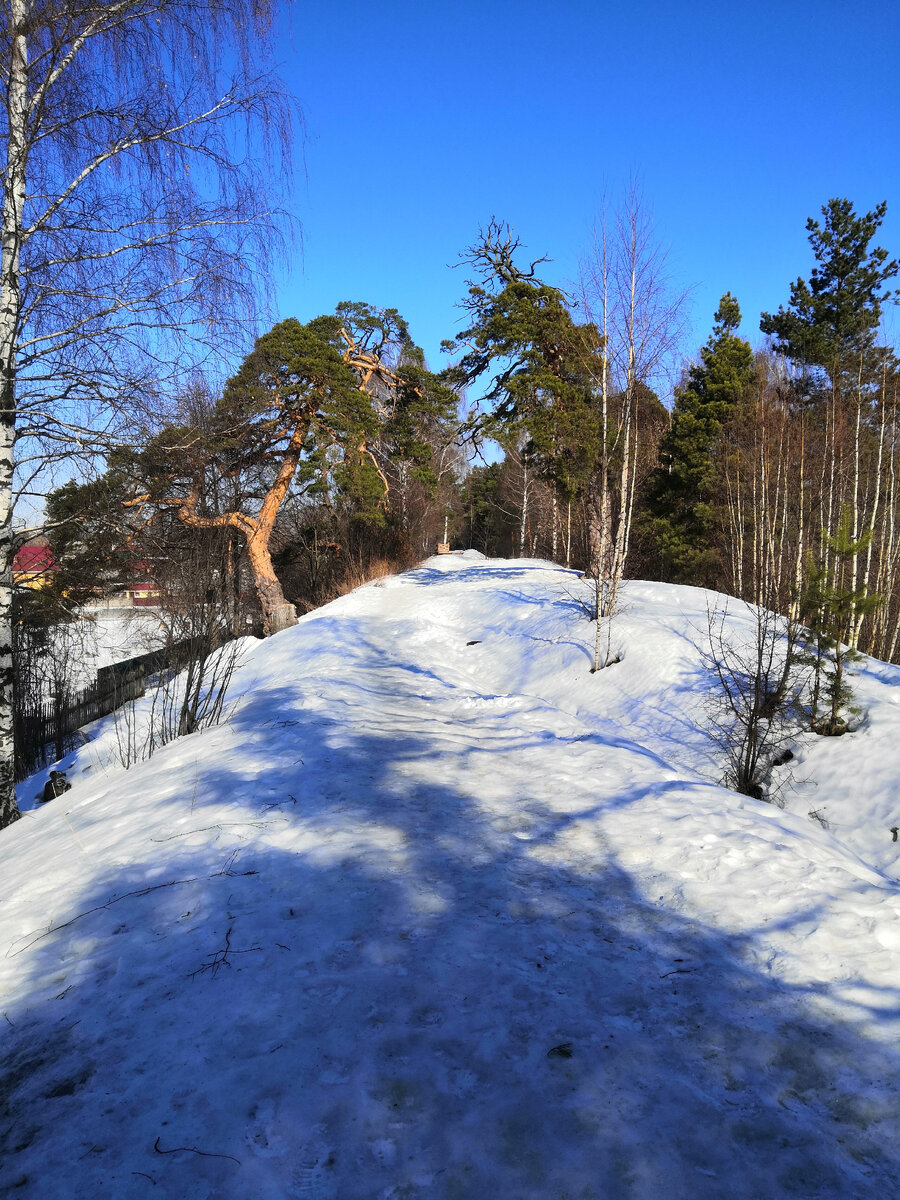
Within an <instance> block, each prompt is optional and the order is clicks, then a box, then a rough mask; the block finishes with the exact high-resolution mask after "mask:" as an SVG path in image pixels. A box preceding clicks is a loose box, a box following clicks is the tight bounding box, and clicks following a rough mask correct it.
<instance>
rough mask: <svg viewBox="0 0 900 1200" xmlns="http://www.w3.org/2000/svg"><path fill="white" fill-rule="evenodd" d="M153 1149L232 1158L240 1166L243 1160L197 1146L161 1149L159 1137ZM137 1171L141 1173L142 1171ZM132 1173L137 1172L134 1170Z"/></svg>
mask: <svg viewBox="0 0 900 1200" xmlns="http://www.w3.org/2000/svg"><path fill="white" fill-rule="evenodd" d="M153 1149H154V1150H155V1151H156V1153H157V1154H181V1153H182V1152H184V1153H185V1154H202V1155H203V1157H204V1158H230V1159H231V1161H232V1162H236V1163H237V1165H238V1166H240V1165H241V1160H240V1159H239V1158H235V1157H234V1155H233V1154H213V1153H211V1152H210V1151H209V1150H198V1149H197V1147H196V1146H173V1147H172V1149H171V1150H161V1149H160V1146H159V1138H157V1139H156V1141H155V1142H154V1143H153ZM137 1173H138V1174H140V1172H137ZM132 1174H135V1172H132Z"/></svg>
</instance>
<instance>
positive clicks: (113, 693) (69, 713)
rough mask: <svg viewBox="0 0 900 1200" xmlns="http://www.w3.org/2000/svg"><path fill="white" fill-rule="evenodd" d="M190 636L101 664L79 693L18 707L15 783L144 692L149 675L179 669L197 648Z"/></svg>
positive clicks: (65, 751) (60, 754)
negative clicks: (93, 723) (170, 643)
mask: <svg viewBox="0 0 900 1200" xmlns="http://www.w3.org/2000/svg"><path fill="white" fill-rule="evenodd" d="M198 649H199V647H198V646H197V644H196V643H195V640H194V639H190V640H188V641H184V642H178V643H176V644H175V645H174V646H166V647H164V648H163V649H162V650H152V651H151V652H150V653H149V654H139V655H137V657H135V658H128V659H125V660H123V661H122V662H117V663H113V664H112V665H111V666H109V667H101V668H100V670H99V671H98V672H97V676H96V679H95V681H94V683H93V684H92V685H91V686H90V687H88V688H85V689H84V691H82V692H75V693H74V694H73V695H70V696H66V697H64V698H62V701H61V700H60V698H58V697H57V698H54V699H52V700H48V701H46V702H45V703H42V704H34V705H26V706H19V705H17V706H16V715H15V746H16V782H19V781H20V780H22V779H27V777H28V776H29V775H33V774H34V772H35V771H39V770H40V769H41V768H42V767H46V766H47V765H48V764H49V763H51V762H57V761H58V760H59V759H60V758H62V757H63V756H64V755H65V754H68V753H69V752H70V751H72V750H73V749H74V748H75V747H76V746H78V745H80V744H82V743H83V742H84V740H85V738H84V735H83V734H81V733H80V732H79V731H80V730H81V728H82V727H83V726H84V725H89V724H90V723H91V721H96V720H98V719H99V718H100V717H105V716H107V715H108V714H109V713H111V712H112V711H113V710H114V709H116V708H120V707H121V706H122V705H123V704H127V703H128V701H129V700H136V699H137V697H138V696H143V694H144V686H145V683H146V680H147V678H148V677H149V676H151V675H155V674H157V673H158V672H159V671H165V670H180V669H181V668H182V667H184V666H185V665H186V664H187V663H188V661H189V660H190V658H191V657H192V656H193V655H194V654H196V653H197V652H198Z"/></svg>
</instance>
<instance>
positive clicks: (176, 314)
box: [0, 0, 291, 827]
mask: <svg viewBox="0 0 900 1200" xmlns="http://www.w3.org/2000/svg"><path fill="white" fill-rule="evenodd" d="M274 9H275V5H274V4H272V3H268V2H267V0H256V2H254V3H252V4H246V3H243V2H242V0H219V2H217V0H187V2H184V3H174V2H169V0H116V2H114V3H102V4H101V3H98V2H97V0H44V2H41V3H38V0H5V2H4V3H3V4H2V10H0V86H2V88H3V105H2V106H0V122H2V123H3V124H4V130H3V132H4V135H5V157H4V158H3V159H2V160H0V171H2V185H3V193H2V213H0V257H2V261H0V827H2V826H3V825H5V824H7V823H9V821H11V820H13V819H15V817H16V815H17V813H16V808H15V800H14V794H13V789H12V781H13V748H12V688H11V672H12V661H11V654H10V641H11V639H10V597H11V570H12V539H11V518H12V510H13V503H14V495H15V491H14V486H15V483H16V481H18V482H20V483H21V484H22V485H23V486H24V487H26V488H27V487H28V486H30V484H29V481H30V480H33V478H34V475H35V472H36V471H38V470H39V468H40V465H41V463H42V462H43V461H44V460H45V456H46V454H47V453H48V452H51V451H53V449H54V448H56V449H62V450H64V451H65V452H66V453H70V454H71V453H76V454H77V453H84V454H90V452H91V451H92V450H93V449H95V448H96V446H97V445H98V443H102V442H103V439H104V437H105V436H107V435H108V434H109V433H110V430H111V427H112V426H113V425H114V424H115V423H116V420H117V418H118V417H119V416H120V415H121V414H122V413H123V412H128V411H129V410H133V409H134V408H135V407H136V406H137V405H138V404H139V403H145V402H146V400H147V397H148V396H149V397H150V398H151V399H152V397H153V396H154V395H157V394H159V393H160V391H161V390H162V389H163V388H164V386H165V384H166V382H167V376H171V375H173V374H178V373H179V371H180V370H181V369H182V368H187V367H189V366H195V365H196V363H197V360H198V358H203V357H207V356H209V355H212V354H214V353H215V352H216V351H217V350H218V349H219V348H221V347H222V346H223V339H227V338H228V337H229V336H233V337H234V336H238V335H239V334H240V335H241V338H240V340H241V341H242V342H243V341H244V338H245V334H244V333H243V327H244V326H245V325H246V323H247V321H248V320H250V321H252V319H253V314H254V309H255V297H256V295H257V294H258V292H257V287H258V281H257V275H258V272H259V271H260V269H261V268H263V267H264V266H265V260H266V253H267V245H269V244H271V239H270V238H268V239H267V238H264V237H262V236H261V235H262V233H263V231H264V230H267V229H270V228H271V227H272V224H273V212H274V210H273V205H272V197H271V189H270V188H269V187H267V180H270V179H276V178H277V177H278V170H277V169H273V167H278V166H279V165H280V162H282V161H283V155H282V153H281V151H282V150H283V149H285V148H286V147H287V145H288V142H289V138H288V132H289V126H290V123H291V118H290V105H289V104H288V102H287V101H286V100H285V98H284V96H283V94H282V92H281V91H280V89H279V87H278V85H277V83H276V81H275V80H274V79H273V77H272V76H271V75H270V74H268V73H267V72H266V71H265V70H261V69H260V68H259V66H258V64H259V62H260V61H261V60H264V58H265V50H266V41H267V34H268V31H269V28H270V22H271V17H272V13H273V11H274ZM273 148H274V149H273ZM272 154H274V155H275V156H276V158H277V159H278V160H279V161H278V162H277V163H273V162H272V161H271V155H272ZM17 465H18V474H17V472H16V468H17Z"/></svg>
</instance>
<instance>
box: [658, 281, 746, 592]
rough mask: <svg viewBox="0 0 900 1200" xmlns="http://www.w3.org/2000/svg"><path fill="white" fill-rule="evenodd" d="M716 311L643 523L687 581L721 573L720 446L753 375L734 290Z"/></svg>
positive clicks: (666, 571) (682, 394)
mask: <svg viewBox="0 0 900 1200" xmlns="http://www.w3.org/2000/svg"><path fill="white" fill-rule="evenodd" d="M714 319H715V325H714V327H713V331H712V334H711V336H710V338H709V340H708V341H707V343H706V345H705V346H704V347H703V348H702V350H701V351H700V362H699V363H698V364H696V365H694V366H693V367H691V369H690V371H689V372H688V377H687V381H686V383H685V384H684V386H682V387H680V388H679V389H678V391H677V392H676V395H675V407H674V410H673V413H672V424H671V427H670V429H669V432H668V434H667V435H666V436H665V438H664V439H663V442H662V445H661V447H660V466H659V468H658V470H657V472H656V476H655V478H654V480H653V483H652V485H651V489H650V494H649V497H648V518H647V521H646V528H645V531H646V533H647V534H648V535H649V537H650V540H651V541H652V542H653V543H654V544H655V546H656V552H657V555H658V559H659V564H660V568H661V571H662V574H663V576H664V578H666V579H670V580H675V581H676V582H683V583H695V584H714V583H715V582H716V581H717V578H718V577H719V571H718V555H717V552H716V549H715V542H716V524H717V522H716V511H715V491H716V488H715V484H716V464H715V447H716V442H717V441H718V439H719V436H720V434H721V432H722V427H723V425H724V424H725V422H726V421H727V420H728V418H729V417H730V416H731V414H732V412H733V410H734V407H735V405H736V404H738V403H739V402H740V401H741V399H742V398H743V397H744V396H745V395H746V393H747V390H748V389H749V387H750V384H751V382H752V379H753V351H752V350H751V349H750V345H749V343H748V342H746V341H744V339H743V338H740V337H738V336H737V334H736V330H737V328H738V326H739V325H740V323H741V310H740V307H739V306H738V302H737V300H735V298H734V296H732V295H731V293H730V292H726V294H725V295H724V296H723V297H722V299H721V300H720V301H719V307H718V309H717V310H716V313H715V318H714Z"/></svg>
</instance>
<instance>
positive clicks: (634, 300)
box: [580, 183, 687, 670]
mask: <svg viewBox="0 0 900 1200" xmlns="http://www.w3.org/2000/svg"><path fill="white" fill-rule="evenodd" d="M580 293H581V302H582V306H583V308H584V311H585V314H586V316H587V317H588V319H589V321H590V322H591V323H592V324H593V326H594V327H595V328H596V329H597V330H598V331H599V333H600V335H601V339H602V340H601V345H600V349H599V352H598V353H595V354H594V355H593V356H592V362H593V374H594V378H595V386H596V390H597V395H598V401H599V421H600V430H601V438H600V454H599V457H598V461H597V464H596V466H595V468H594V471H593V472H592V474H591V478H590V480H589V482H588V487H587V495H586V500H587V504H588V509H589V512H590V526H589V540H590V563H589V566H588V574H589V575H591V576H593V577H594V579H595V581H596V590H597V595H596V600H597V612H598V621H597V636H596V639H595V647H594V667H593V669H594V670H598V669H599V668H600V667H602V666H603V665H605V664H604V662H603V661H602V660H603V652H602V645H603V637H602V630H601V626H602V620H603V619H605V620H607V621H608V620H609V618H610V617H611V616H612V615H613V613H614V612H615V608H616V602H617V600H618V595H619V586H620V584H621V581H622V579H623V577H624V574H625V564H626V560H627V557H628V551H629V547H630V543H631V531H632V524H633V516H634V508H635V495H636V486H637V480H638V468H637V463H638V450H639V444H640V435H641V421H640V412H639V409H640V403H639V401H640V394H641V387H642V385H643V387H649V386H651V385H652V384H653V383H654V382H656V381H657V380H658V379H659V378H660V377H661V376H664V375H665V372H666V370H667V369H668V368H670V367H671V364H672V361H673V358H674V355H675V353H676V351H677V348H678V346H679V344H680V340H681V338H682V336H683V333H684V327H685V317H686V301H687V293H686V292H676V291H674V290H673V289H672V287H671V284H670V281H669V278H668V274H667V270H666V255H665V253H664V252H663V250H662V249H661V248H660V247H659V245H658V243H657V242H656V240H655V237H654V232H653V225H652V221H651V219H650V214H649V212H648V210H647V207H646V205H645V203H644V201H643V198H642V196H641V192H640V189H639V187H638V186H637V184H636V183H632V185H631V187H630V188H629V191H628V193H627V195H626V198H625V200H624V202H623V204H622V205H621V206H620V208H619V210H618V211H617V212H616V213H615V214H614V215H613V218H612V220H611V221H610V220H609V219H608V217H607V213H606V211H605V210H604V211H603V212H601V215H600V218H599V221H598V227H597V230H596V231H595V235H594V243H593V246H592V247H591V250H590V252H589V253H588V254H587V255H586V256H585V258H584V259H583V260H582V264H581V285H580ZM607 642H608V638H607Z"/></svg>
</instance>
